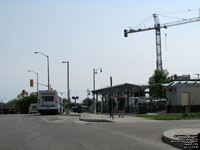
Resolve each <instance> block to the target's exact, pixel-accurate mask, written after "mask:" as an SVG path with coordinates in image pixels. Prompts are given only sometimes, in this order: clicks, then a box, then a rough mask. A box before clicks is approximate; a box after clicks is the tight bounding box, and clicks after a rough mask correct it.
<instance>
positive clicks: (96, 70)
mask: <svg viewBox="0 0 200 150" xmlns="http://www.w3.org/2000/svg"><path fill="white" fill-rule="evenodd" d="M98 71H100V72H102V68H97V69H95V68H94V69H93V90H94V91H95V75H96V74H97V73H98ZM94 95H95V94H93V100H94V112H95V113H96V107H97V102H96V100H95V97H94Z"/></svg>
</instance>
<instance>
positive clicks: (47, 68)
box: [34, 52, 50, 90]
mask: <svg viewBox="0 0 200 150" xmlns="http://www.w3.org/2000/svg"><path fill="white" fill-rule="evenodd" d="M34 53H35V54H41V55H43V56H45V57H47V75H48V90H50V79H49V56H48V55H45V54H44V53H42V52H34Z"/></svg>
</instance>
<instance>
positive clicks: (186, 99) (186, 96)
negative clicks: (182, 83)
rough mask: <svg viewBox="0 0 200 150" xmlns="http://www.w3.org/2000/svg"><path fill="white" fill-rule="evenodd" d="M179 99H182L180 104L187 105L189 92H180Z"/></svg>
mask: <svg viewBox="0 0 200 150" xmlns="http://www.w3.org/2000/svg"><path fill="white" fill-rule="evenodd" d="M181 99H182V106H188V105H189V94H188V93H182V95H181Z"/></svg>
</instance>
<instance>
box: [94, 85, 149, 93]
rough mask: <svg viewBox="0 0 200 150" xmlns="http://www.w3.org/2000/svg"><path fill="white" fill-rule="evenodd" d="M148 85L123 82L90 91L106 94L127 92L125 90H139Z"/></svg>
mask: <svg viewBox="0 0 200 150" xmlns="http://www.w3.org/2000/svg"><path fill="white" fill-rule="evenodd" d="M147 87H148V86H146V85H142V86H141V85H135V84H129V83H124V84H120V85H116V86H113V87H107V88H102V89H98V90H94V91H92V93H93V94H106V93H118V92H127V91H135V92H137V91H140V90H144V89H146V88H147Z"/></svg>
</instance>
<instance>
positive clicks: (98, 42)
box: [0, 0, 200, 102]
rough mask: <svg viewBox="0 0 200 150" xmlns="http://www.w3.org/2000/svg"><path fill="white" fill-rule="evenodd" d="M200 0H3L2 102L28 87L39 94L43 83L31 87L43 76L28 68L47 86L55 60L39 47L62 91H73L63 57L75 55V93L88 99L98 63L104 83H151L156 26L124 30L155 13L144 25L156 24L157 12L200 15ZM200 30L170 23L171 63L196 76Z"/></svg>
mask: <svg viewBox="0 0 200 150" xmlns="http://www.w3.org/2000/svg"><path fill="white" fill-rule="evenodd" d="M199 6H200V1H198V0H193V1H189V0H168V1H160V0H140V1H138V0H109V1H108V0H96V1H93V0H0V19H1V20H0V68H1V73H0V84H1V86H0V100H1V99H3V101H4V102H7V101H9V100H11V99H13V98H15V97H16V96H17V95H18V94H19V93H21V92H22V90H23V89H24V90H26V91H27V92H28V93H31V92H36V90H37V89H36V85H35V86H34V87H30V85H29V80H30V79H34V82H36V75H35V74H34V73H31V72H28V70H34V71H36V72H38V74H39V83H42V84H47V59H46V58H45V57H44V56H42V55H40V54H34V52H35V51H39V52H42V53H44V54H46V55H48V56H49V59H50V84H51V87H52V88H53V89H55V90H57V91H58V92H59V93H60V92H65V91H66V64H62V63H61V62H62V61H69V63H70V94H71V96H75V95H76V96H79V97H80V99H79V101H80V102H81V101H82V100H83V99H84V98H86V97H87V89H89V90H92V89H93V68H95V69H97V68H102V72H99V71H98V73H97V74H96V75H95V77H96V82H95V84H96V89H99V88H104V87H107V86H109V84H110V76H112V78H113V85H117V84H123V83H131V84H138V85H143V84H148V80H149V77H150V76H151V75H152V74H153V72H154V70H155V69H156V44H155V31H154V30H152V31H146V32H140V33H134V34H129V37H128V38H125V37H124V35H123V30H124V29H127V28H129V27H132V28H134V27H135V26H137V25H138V24H140V23H141V22H142V21H143V20H145V19H146V18H147V17H149V16H151V17H150V20H149V21H148V22H146V23H144V24H143V25H142V27H144V26H145V27H150V26H153V25H154V24H153V17H152V14H154V13H156V14H162V15H164V16H170V17H173V18H169V17H163V16H161V17H160V18H159V19H160V23H166V22H171V21H175V20H177V19H178V20H179V18H181V19H182V18H193V17H197V16H198V14H199V12H198V9H199V8H200V7H199ZM189 9H190V10H194V11H187V10H189ZM179 11H180V12H179ZM171 12H177V13H171ZM174 18H175V19H174ZM199 35H200V22H196V23H190V24H185V25H180V26H174V27H170V28H168V29H167V30H166V29H162V30H161V37H162V58H163V69H167V70H168V72H169V73H170V75H173V74H177V75H183V74H184V75H185V74H190V75H191V77H193V78H196V76H195V74H196V73H200V70H199V68H200V67H199V63H200V59H199V55H200V45H199V40H198V39H199V37H198V36H199ZM39 89H40V90H45V89H47V88H46V87H45V86H39ZM62 96H63V97H66V94H64V95H62ZM4 98H5V99H4Z"/></svg>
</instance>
